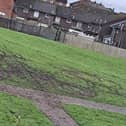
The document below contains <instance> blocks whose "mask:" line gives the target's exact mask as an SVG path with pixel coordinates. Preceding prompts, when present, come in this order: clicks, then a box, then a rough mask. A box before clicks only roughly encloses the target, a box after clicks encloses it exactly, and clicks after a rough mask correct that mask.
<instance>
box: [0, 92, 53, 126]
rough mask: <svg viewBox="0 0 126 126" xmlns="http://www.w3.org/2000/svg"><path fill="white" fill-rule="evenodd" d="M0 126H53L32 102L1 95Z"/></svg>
mask: <svg viewBox="0 0 126 126" xmlns="http://www.w3.org/2000/svg"><path fill="white" fill-rule="evenodd" d="M0 126H52V124H51V122H50V121H49V120H48V119H47V118H46V117H45V116H44V115H42V113H40V112H39V111H38V110H37V109H36V107H34V106H33V104H32V103H31V102H30V101H28V100H25V99H23V98H17V97H14V96H9V95H6V94H3V93H0Z"/></svg>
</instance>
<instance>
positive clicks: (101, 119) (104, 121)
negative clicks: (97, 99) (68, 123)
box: [64, 105, 126, 126]
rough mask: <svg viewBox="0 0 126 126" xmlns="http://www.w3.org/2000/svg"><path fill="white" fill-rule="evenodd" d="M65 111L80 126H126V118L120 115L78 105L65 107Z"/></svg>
mask: <svg viewBox="0 0 126 126" xmlns="http://www.w3.org/2000/svg"><path fill="white" fill-rule="evenodd" d="M64 110H65V111H66V112H67V113H68V114H69V115H70V116H71V117H72V118H73V119H74V120H75V121H76V122H77V124H79V126H126V116H123V115H120V114H116V113H110V112H105V111H102V110H95V109H88V108H84V107H80V106H76V105H65V106H64Z"/></svg>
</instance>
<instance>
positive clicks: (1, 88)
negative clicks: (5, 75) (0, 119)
mask: <svg viewBox="0 0 126 126" xmlns="http://www.w3.org/2000/svg"><path fill="white" fill-rule="evenodd" d="M0 92H6V93H9V94H11V95H14V96H21V97H25V98H28V99H30V100H32V101H33V102H34V103H35V104H36V105H37V106H38V108H39V109H40V111H42V112H43V113H44V114H45V115H46V116H48V118H49V119H50V120H51V121H52V122H53V124H54V126H77V124H76V123H75V122H74V120H73V119H72V118H71V117H70V116H68V115H67V114H66V113H65V112H64V110H63V109H62V107H61V104H62V103H65V104H75V105H80V106H84V107H88V108H95V109H100V110H105V111H109V112H116V113H120V114H123V115H126V107H117V106H114V105H109V104H103V103H96V102H92V101H88V100H82V99H78V98H72V97H67V96H60V95H55V94H50V93H47V92H41V91H37V90H31V89H23V88H19V87H13V86H7V85H0Z"/></svg>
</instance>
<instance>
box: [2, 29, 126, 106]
mask: <svg viewBox="0 0 126 126" xmlns="http://www.w3.org/2000/svg"><path fill="white" fill-rule="evenodd" d="M0 38H1V39H0V50H1V51H3V50H4V51H6V52H7V53H9V54H14V55H16V56H17V57H18V58H20V57H23V58H24V61H23V60H22V59H20V60H22V62H23V63H25V65H24V66H26V65H28V67H30V70H29V69H28V70H27V71H31V69H34V70H33V71H31V73H32V77H29V75H27V74H25V75H23V77H22V75H21V77H20V76H17V74H14V75H13V73H14V71H12V72H11V77H8V78H7V77H6V78H4V79H1V83H7V84H13V85H17V86H22V87H27V88H34V89H39V90H44V91H49V92H53V93H58V94H63V95H69V96H74V97H80V98H87V99H89V100H95V101H97V102H105V103H110V104H115V105H120V106H126V60H124V59H119V58H112V57H108V56H104V55H101V54H97V53H94V52H91V51H88V50H82V49H78V48H75V47H70V46H67V45H63V44H60V43H56V42H53V41H50V40H46V39H42V38H39V37H34V36H29V35H25V34H22V33H17V32H13V31H9V30H5V29H2V28H0ZM1 61H2V60H1ZM8 61H9V62H10V61H12V62H11V63H12V64H13V65H14V64H15V62H16V61H17V60H16V61H15V60H9V59H8ZM21 64H22V63H21ZM1 66H2V67H0V68H2V69H3V68H4V73H5V72H6V71H7V68H8V66H10V64H7V62H6V60H5V61H3V64H1ZM9 70H10V69H9ZM20 73H24V71H23V72H20ZM38 73H39V74H38ZM43 73H44V74H43ZM30 75H31V74H30ZM35 77H36V78H35ZM41 77H43V79H42V78H41Z"/></svg>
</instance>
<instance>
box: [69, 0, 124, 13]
mask: <svg viewBox="0 0 126 126" xmlns="http://www.w3.org/2000/svg"><path fill="white" fill-rule="evenodd" d="M73 1H78V0H69V2H73ZM92 1H95V0H92ZM96 1H97V2H98V3H103V4H104V5H105V6H106V7H111V8H115V10H116V11H117V12H126V0H96Z"/></svg>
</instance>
